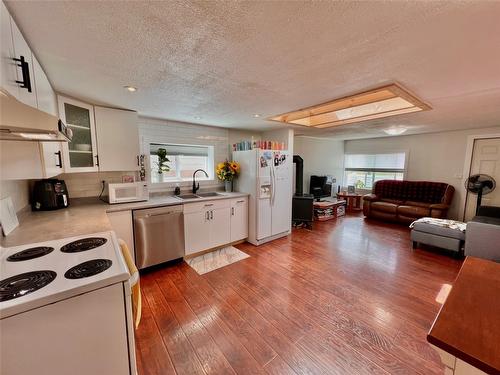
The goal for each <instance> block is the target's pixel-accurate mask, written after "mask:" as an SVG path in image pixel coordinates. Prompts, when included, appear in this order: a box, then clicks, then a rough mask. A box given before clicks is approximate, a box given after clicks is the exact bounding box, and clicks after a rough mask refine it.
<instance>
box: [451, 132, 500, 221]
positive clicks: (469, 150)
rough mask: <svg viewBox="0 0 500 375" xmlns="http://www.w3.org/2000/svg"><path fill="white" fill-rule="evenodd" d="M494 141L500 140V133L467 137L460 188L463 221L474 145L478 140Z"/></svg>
mask: <svg viewBox="0 0 500 375" xmlns="http://www.w3.org/2000/svg"><path fill="white" fill-rule="evenodd" d="M490 138H491V139H493V138H500V133H491V134H481V135H469V136H468V137H467V145H466V147H465V161H464V169H463V174H462V179H463V182H464V183H463V184H461V186H460V190H461V191H463V199H462V202H461V205H460V212H459V215H458V217H459V218H461V220H462V221H464V220H465V210H466V208H467V196H468V195H469V194H468V193H467V190H466V189H465V186H464V184H465V179H466V178H468V177H469V173H470V170H471V168H472V158H473V156H474V155H473V153H474V143H475V141H476V140H478V139H490Z"/></svg>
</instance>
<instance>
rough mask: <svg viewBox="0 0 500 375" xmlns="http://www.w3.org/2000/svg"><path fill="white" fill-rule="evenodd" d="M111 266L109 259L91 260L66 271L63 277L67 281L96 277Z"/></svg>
mask: <svg viewBox="0 0 500 375" xmlns="http://www.w3.org/2000/svg"><path fill="white" fill-rule="evenodd" d="M111 264H113V262H112V261H110V260H109V259H93V260H89V261H87V262H83V263H80V264H77V265H76V266H74V267H71V268H70V269H69V270H67V271H66V273H65V274H64V277H65V278H67V279H83V278H84V277H90V276H94V275H97V274H98V273H101V272H103V271H106V270H107V269H108V268H109V267H111Z"/></svg>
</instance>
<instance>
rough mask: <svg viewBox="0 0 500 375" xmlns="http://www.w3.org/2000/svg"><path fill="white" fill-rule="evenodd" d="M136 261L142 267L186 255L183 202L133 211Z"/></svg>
mask: <svg viewBox="0 0 500 375" xmlns="http://www.w3.org/2000/svg"><path fill="white" fill-rule="evenodd" d="M133 217H134V243H135V257H136V259H135V261H136V264H137V267H138V268H139V269H142V268H146V267H149V266H154V265H156V264H160V263H163V262H167V261H169V260H173V259H178V258H182V257H183V256H184V215H183V206H182V205H175V206H168V207H157V208H148V209H144V210H135V211H133Z"/></svg>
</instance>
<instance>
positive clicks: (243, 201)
mask: <svg viewBox="0 0 500 375" xmlns="http://www.w3.org/2000/svg"><path fill="white" fill-rule="evenodd" d="M236 203H245V200H244V199H242V200H241V201H236Z"/></svg>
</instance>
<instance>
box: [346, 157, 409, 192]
mask: <svg viewBox="0 0 500 375" xmlns="http://www.w3.org/2000/svg"><path fill="white" fill-rule="evenodd" d="M405 163H406V153H405V152H397V153H383V154H346V155H345V160H344V181H345V185H346V186H349V185H354V186H355V187H356V188H357V189H371V188H372V187H373V184H374V183H375V182H376V181H379V180H403V178H404V174H405Z"/></svg>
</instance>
